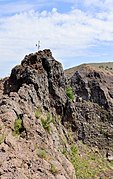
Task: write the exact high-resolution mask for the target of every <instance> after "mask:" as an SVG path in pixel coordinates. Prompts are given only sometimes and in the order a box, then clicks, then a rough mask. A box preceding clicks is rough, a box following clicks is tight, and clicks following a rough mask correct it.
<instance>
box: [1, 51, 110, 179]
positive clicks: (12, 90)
mask: <svg viewBox="0 0 113 179" xmlns="http://www.w3.org/2000/svg"><path fill="white" fill-rule="evenodd" d="M112 80H113V74H112V72H106V71H99V70H97V69H94V68H90V67H87V66H84V67H82V68H78V69H77V70H75V71H74V73H73V74H72V75H71V76H68V73H66V75H65V74H64V71H63V68H62V65H61V63H60V62H58V61H56V60H55V59H54V58H53V56H52V53H51V51H50V50H48V49H46V50H43V51H39V52H37V53H34V54H30V55H27V56H25V58H24V59H23V60H22V62H21V64H20V65H18V66H16V67H14V68H13V69H12V72H11V75H10V77H8V78H5V79H3V80H0V178H1V179H6V178H8V179H14V178H15V179H20V178H21V179H76V171H75V168H74V167H73V163H72V162H70V161H71V160H69V157H68V156H69V154H70V158H71V157H72V156H71V155H72V153H70V150H71V149H70V148H71V147H72V145H70V144H76V142H77V141H79V140H80V141H82V142H83V143H85V144H87V145H88V146H90V147H92V146H93V147H98V149H100V151H101V152H102V154H104V157H105V156H106V157H108V158H109V159H111V158H112V155H113V114H112V108H113V101H112V98H113V94H112V89H113V86H112ZM69 86H71V87H72V88H73V92H74V96H75V99H74V100H73V101H71V100H70V99H69V97H68V96H67V94H66V88H67V87H69ZM64 149H66V150H64ZM67 152H68V154H67ZM110 172H111V171H110ZM111 176H112V174H111ZM78 179H79V178H78Z"/></svg>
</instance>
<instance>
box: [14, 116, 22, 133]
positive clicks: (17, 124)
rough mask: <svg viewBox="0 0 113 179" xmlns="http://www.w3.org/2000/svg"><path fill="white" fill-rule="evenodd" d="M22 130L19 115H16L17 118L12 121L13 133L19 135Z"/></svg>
mask: <svg viewBox="0 0 113 179" xmlns="http://www.w3.org/2000/svg"><path fill="white" fill-rule="evenodd" d="M23 130H24V127H23V122H22V119H21V118H20V115H18V117H17V119H16V120H15V122H14V131H13V135H20V133H21V132H22V131H23Z"/></svg>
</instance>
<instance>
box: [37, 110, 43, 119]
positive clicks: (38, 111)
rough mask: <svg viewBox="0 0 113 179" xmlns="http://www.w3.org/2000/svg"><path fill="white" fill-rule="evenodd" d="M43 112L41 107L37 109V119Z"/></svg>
mask: <svg viewBox="0 0 113 179" xmlns="http://www.w3.org/2000/svg"><path fill="white" fill-rule="evenodd" d="M41 113H42V110H41V108H38V109H37V110H36V111H35V117H36V118H37V119H38V118H40V116H41Z"/></svg>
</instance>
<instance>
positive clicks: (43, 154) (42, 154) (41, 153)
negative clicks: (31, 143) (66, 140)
mask: <svg viewBox="0 0 113 179" xmlns="http://www.w3.org/2000/svg"><path fill="white" fill-rule="evenodd" d="M37 155H38V156H39V157H40V158H43V159H46V158H47V153H46V151H45V150H44V149H37Z"/></svg>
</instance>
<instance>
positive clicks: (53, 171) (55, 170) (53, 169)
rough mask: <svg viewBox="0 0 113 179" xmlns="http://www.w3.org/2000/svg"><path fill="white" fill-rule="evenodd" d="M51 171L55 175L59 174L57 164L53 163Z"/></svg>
mask: <svg viewBox="0 0 113 179" xmlns="http://www.w3.org/2000/svg"><path fill="white" fill-rule="evenodd" d="M50 171H51V173H52V174H53V175H56V174H58V169H57V168H56V166H55V165H53V164H51V169H50Z"/></svg>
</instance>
